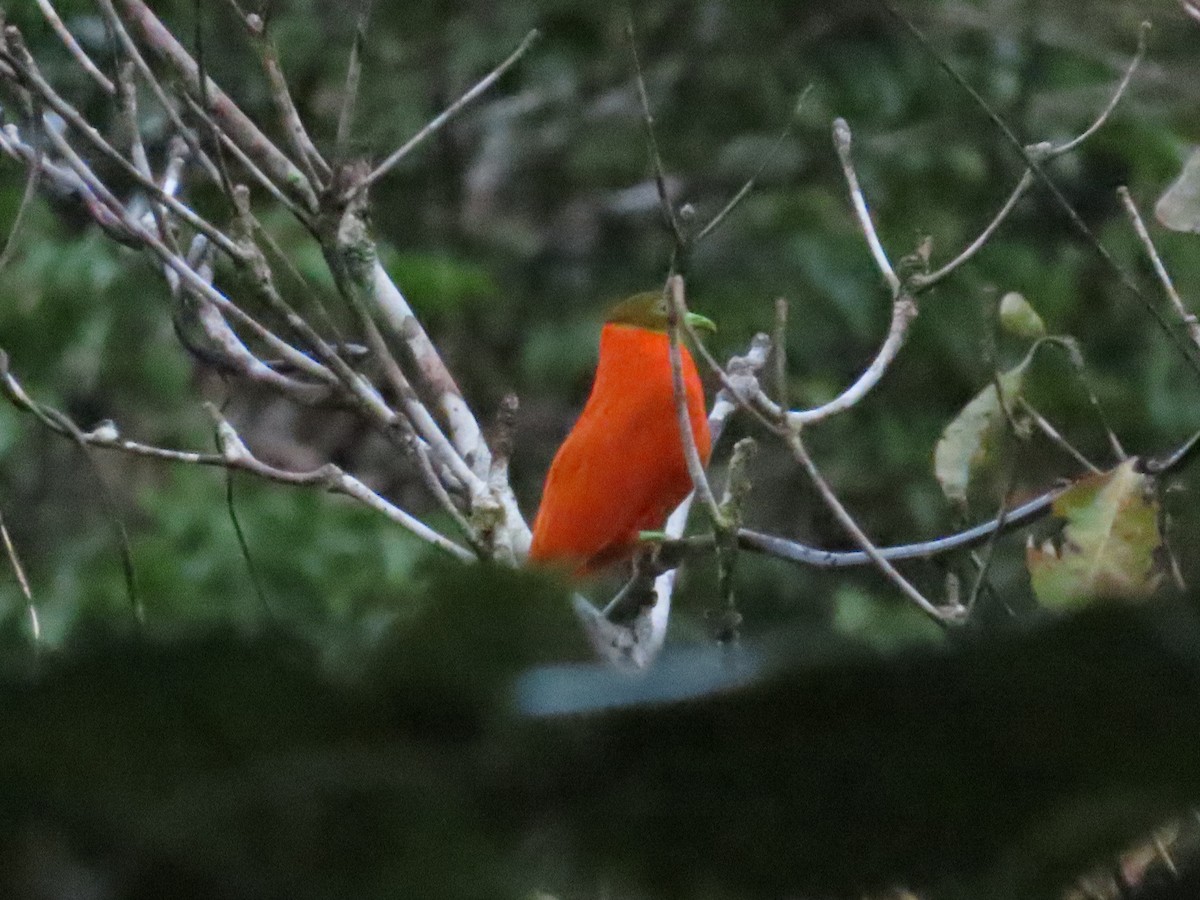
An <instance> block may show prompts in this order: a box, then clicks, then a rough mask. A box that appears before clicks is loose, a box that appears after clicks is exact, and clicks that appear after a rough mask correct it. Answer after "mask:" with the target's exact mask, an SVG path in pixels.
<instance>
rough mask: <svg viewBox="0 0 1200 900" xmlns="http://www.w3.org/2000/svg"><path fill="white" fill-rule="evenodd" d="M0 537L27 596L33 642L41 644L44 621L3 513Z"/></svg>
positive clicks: (26, 601) (26, 606) (0, 517)
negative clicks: (40, 617)
mask: <svg viewBox="0 0 1200 900" xmlns="http://www.w3.org/2000/svg"><path fill="white" fill-rule="evenodd" d="M0 538H2V539H3V540H4V552H5V554H7V556H8V562H9V564H10V565H11V566H12V570H13V575H15V576H16V578H17V584H18V585H19V586H20V588H21V594H22V595H24V597H25V608H26V609H27V610H28V611H29V631H30V634H31V635H32V636H33V642H34V644H35V645H36V644H40V643H41V642H42V623H41V620H40V619H39V618H38V611H37V604H35V603H34V602H33V591H31V590H30V589H29V579H28V578H26V577H25V567H24V566H22V565H21V557H20V556H18V555H17V548H16V546H14V544H13V541H12V537H11V536H10V535H9V533H8V526H7V525H5V524H4V514H3V513H0Z"/></svg>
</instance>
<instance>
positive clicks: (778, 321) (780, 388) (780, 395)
mask: <svg viewBox="0 0 1200 900" xmlns="http://www.w3.org/2000/svg"><path fill="white" fill-rule="evenodd" d="M787 319H788V302H787V298H786V297H777V298H776V299H775V330H774V331H773V336H774V345H775V347H774V349H775V398H776V402H778V404H779V409H780V411H781V412H782V411H783V410H786V409H787V408H788V406H789V402H788V393H789V392H788V374H787Z"/></svg>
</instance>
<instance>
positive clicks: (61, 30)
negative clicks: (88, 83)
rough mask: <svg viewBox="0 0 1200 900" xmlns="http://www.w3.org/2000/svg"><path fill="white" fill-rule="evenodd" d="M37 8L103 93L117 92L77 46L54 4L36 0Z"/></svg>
mask: <svg viewBox="0 0 1200 900" xmlns="http://www.w3.org/2000/svg"><path fill="white" fill-rule="evenodd" d="M37 5H38V8H39V9H40V10H41V11H42V15H43V16H45V17H46V21H47V22H49V23H50V27H51V28H52V29H54V33H55V34H56V35H58V39H59V40H60V41H62V42H63V45H64V46H65V47H66V48H67V50H68V51H69V52H70V54H71V55H72V56H73V57H75V61H76V62H77V63H79V66H80V68H82V69H83V71H85V72H87V74H88V75H89V76H91V78H92V80H93V81H95V82H96V84H98V85H100V88H101V89H102V90H103V91H104V93H106V94H108V95H109V96H110V97H111V96H112V95H113V94H115V93H116V92H117V90H116V88H115V87H114V86H113V83H112V80H111V79H110V78H109V77H108V76H107V75H105V74H104V73H103V72H101V71H100V69H99V68H97V66H96V64H95V63H94V62H92V60H91V58H90V57H89V56H88V55H87V53H85V52H84V49H83V48H82V47H81V46H79V41H77V40H75V36H74V35H73V34H71V32H69V31H68V30H67V26H66V25H64V24H63V21H62V19H61V18H59V15H58V11H57V10H56V9H55V8H54V4H52V3H51V2H50V0H37Z"/></svg>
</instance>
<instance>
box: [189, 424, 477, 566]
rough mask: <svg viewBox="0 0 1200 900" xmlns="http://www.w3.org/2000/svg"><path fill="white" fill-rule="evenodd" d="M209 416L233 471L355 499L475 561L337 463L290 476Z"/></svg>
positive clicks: (457, 555) (438, 545)
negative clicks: (215, 426) (236, 470)
mask: <svg viewBox="0 0 1200 900" xmlns="http://www.w3.org/2000/svg"><path fill="white" fill-rule="evenodd" d="M206 406H207V408H208V410H209V414H210V415H211V416H212V417H213V421H214V422H215V423H216V425H217V436H218V443H219V444H220V448H221V458H222V460H223V464H224V465H225V466H228V467H230V468H235V469H240V470H242V471H246V472H251V473H253V474H255V475H258V476H259V477H261V478H266V479H268V480H270V481H276V482H279V483H280V484H291V485H300V486H305V485H312V486H316V487H321V488H324V489H325V490H326V491H328V492H329V493H331V494H344V495H346V496H347V497H353V498H354V499H355V500H357V501H359V502H360V503H362V504H364V505H366V506H369V507H371V508H372V509H374V510H375V511H377V512H379V513H381V514H383V515H384V516H386V517H387V518H388V519H390V520H391V521H393V522H395V523H397V524H398V525H401V526H402V527H404V528H405V529H406V530H407V531H408V532H409V533H410V534H412V535H413V536H415V537H418V538H420V539H421V540H423V541H425V542H426V543H427V544H431V545H432V546H434V547H436V548H438V549H439V550H442V551H443V552H445V553H448V554H450V555H451V556H453V557H455V558H457V559H458V560H460V561H462V562H471V561H472V560H474V558H475V557H474V554H472V553H471V552H470V551H469V550H467V549H465V548H463V547H460V546H459V545H458V544H456V543H454V542H453V541H451V540H450V539H449V538H447V537H445V536H444V535H442V534H439V533H438V532H436V531H434V530H433V529H432V528H430V527H429V526H428V525H426V524H425V523H424V522H422V521H421V520H420V519H418V518H416V517H415V516H413V515H411V514H410V513H407V512H405V511H404V510H402V509H400V508H399V507H398V506H396V505H395V504H393V503H391V502H390V501H388V500H385V499H384V498H383V497H381V496H380V495H379V494H377V493H375V492H374V491H373V490H371V489H370V488H369V487H367V486H366V485H365V484H363V483H362V482H361V481H359V480H358V479H357V478H355V477H354V476H353V475H350V474H348V473H347V472H345V471H343V470H342V469H341V468H340V467H338V466H336V465H334V464H333V463H326V464H325V465H323V466H321V467H320V468H318V469H314V470H313V471H311V472H289V471H286V470H284V469H277V468H275V467H274V466H270V465H267V464H266V463H264V462H262V461H261V460H259V459H258V458H257V457H255V456H254V454H253V453H251V452H250V450H249V448H248V447H247V446H246V445H245V443H244V442H243V441H242V439H241V437H240V436H239V435H238V434H237V432H236V431H235V430H234V429H233V426H232V425H230V424H229V423H228V422H227V421H226V420H225V419H224V418H222V416H221V414H220V413H219V412H218V411H217V409H216V407H214V406H212V404H206Z"/></svg>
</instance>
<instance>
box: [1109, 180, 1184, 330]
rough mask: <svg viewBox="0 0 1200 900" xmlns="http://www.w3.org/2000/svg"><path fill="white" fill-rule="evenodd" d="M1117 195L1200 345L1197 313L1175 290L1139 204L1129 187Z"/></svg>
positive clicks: (1164, 287)
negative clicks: (1134, 200)
mask: <svg viewBox="0 0 1200 900" xmlns="http://www.w3.org/2000/svg"><path fill="white" fill-rule="evenodd" d="M1117 195H1118V196H1119V197H1120V198H1121V203H1122V204H1123V205H1124V207H1125V212H1126V213H1127V214H1128V215H1129V221H1130V223H1131V224H1132V225H1133V230H1134V231H1135V232H1137V236H1138V239H1139V240H1141V242H1142V247H1144V248H1145V250H1146V255H1147V256H1148V257H1149V258H1150V264H1151V265H1152V266H1153V267H1154V274H1155V275H1157V276H1158V282H1159V284H1161V285H1162V287H1163V291H1165V292H1166V295H1167V299H1168V300H1170V301H1171V306H1173V307H1174V308H1175V312H1176V313H1178V315H1179V318H1180V321H1182V322H1183V324H1184V325H1185V326H1187V330H1188V334H1189V335H1190V336H1191V338H1192V343H1194V344H1195V345H1196V346H1197V347H1200V320H1198V319H1197V318H1196V314H1195V313H1193V312H1191V311H1190V310H1189V309H1188V308H1187V306H1186V305H1185V304H1184V302H1183V298H1182V297H1180V296H1179V292H1178V291H1177V290H1175V283H1174V282H1173V281H1172V280H1171V275H1170V273H1169V272H1167V267H1166V266H1164V265H1163V261H1162V258H1161V257H1160V256H1159V255H1158V250H1157V249H1155V247H1154V241H1153V240H1151V238H1150V232H1149V231H1147V230H1146V223H1145V222H1143V221H1142V216H1141V214H1140V213H1139V212H1138V208H1137V204H1136V203H1134V202H1133V197H1131V196H1130V195H1129V188H1127V187H1126V186H1125V185H1121V186H1120V187H1119V188H1117Z"/></svg>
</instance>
